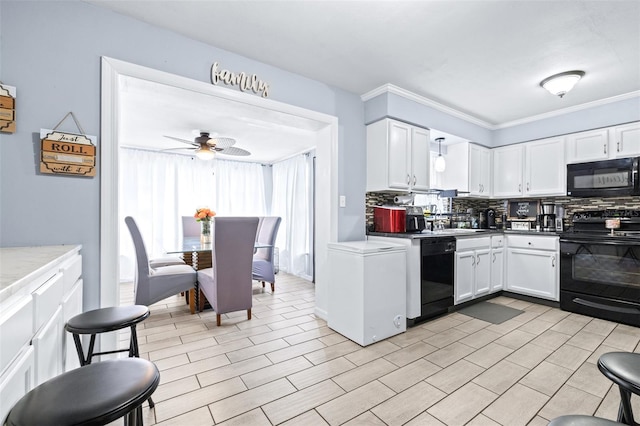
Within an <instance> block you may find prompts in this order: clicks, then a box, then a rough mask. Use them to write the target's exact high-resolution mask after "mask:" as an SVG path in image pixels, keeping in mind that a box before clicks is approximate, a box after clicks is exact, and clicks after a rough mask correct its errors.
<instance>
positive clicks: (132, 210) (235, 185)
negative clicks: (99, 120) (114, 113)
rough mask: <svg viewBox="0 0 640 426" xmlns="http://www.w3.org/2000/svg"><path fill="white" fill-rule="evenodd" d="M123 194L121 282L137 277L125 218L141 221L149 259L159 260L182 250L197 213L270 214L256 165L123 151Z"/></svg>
mask: <svg viewBox="0 0 640 426" xmlns="http://www.w3.org/2000/svg"><path fill="white" fill-rule="evenodd" d="M214 172H215V174H214ZM119 194H120V208H119V215H120V217H119V220H120V222H119V223H120V279H121V280H131V279H132V278H133V273H134V265H135V263H134V262H135V258H134V253H135V252H134V248H133V243H132V242H131V236H130V234H129V230H128V229H127V227H126V225H125V224H124V218H125V217H126V216H132V217H133V218H134V219H135V220H136V223H137V224H138V227H139V228H140V232H141V234H142V237H143V239H144V242H145V246H146V249H147V254H148V255H149V257H159V256H162V255H163V254H164V253H166V252H167V251H168V250H170V249H171V248H172V247H177V246H178V244H179V241H180V239H181V236H182V235H181V234H182V216H193V214H194V213H195V210H196V209H197V208H200V207H208V208H210V209H212V210H214V211H215V212H216V213H217V214H218V215H223V216H231V215H233V216H261V215H265V214H266V207H265V201H264V200H265V196H264V180H263V173H262V166H261V165H260V164H255V163H240V162H237V161H226V160H214V161H202V160H199V159H198V158H195V157H192V156H187V155H179V154H170V153H163V152H153V151H144V150H137V149H130V148H122V149H120V190H119ZM194 220H195V219H194Z"/></svg>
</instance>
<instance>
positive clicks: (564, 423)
mask: <svg viewBox="0 0 640 426" xmlns="http://www.w3.org/2000/svg"><path fill="white" fill-rule="evenodd" d="M621 424H622V423H618V422H614V421H611V420H607V419H601V418H600V417H591V416H583V415H578V414H574V415H569V416H561V417H556V418H555V419H553V420H551V421H550V422H549V426H620V425H621Z"/></svg>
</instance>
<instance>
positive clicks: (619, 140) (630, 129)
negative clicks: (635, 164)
mask: <svg viewBox="0 0 640 426" xmlns="http://www.w3.org/2000/svg"><path fill="white" fill-rule="evenodd" d="M609 135H610V136H612V137H614V138H615V143H616V149H615V156H616V157H617V158H625V157H635V156H637V155H640V123H631V124H627V125H624V126H616V127H614V128H613V130H612V132H610V133H609Z"/></svg>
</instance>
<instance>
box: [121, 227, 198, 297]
mask: <svg viewBox="0 0 640 426" xmlns="http://www.w3.org/2000/svg"><path fill="white" fill-rule="evenodd" d="M124 221H125V223H126V224H127V227H128V228H129V233H130V234H131V239H132V240H133V245H134V247H135V251H136V273H135V275H134V280H133V281H134V290H135V301H134V303H135V304H136V305H145V306H148V305H152V304H154V303H156V302H159V301H160V300H163V299H166V298H167V297H169V296H173V295H175V294H178V293H180V292H182V291H188V290H191V289H193V288H194V287H195V284H196V278H197V277H196V271H195V270H194V269H193V268H192V267H191V266H188V265H186V264H183V265H169V266H163V267H159V268H151V267H150V266H149V258H148V256H147V250H146V249H145V247H144V241H143V240H142V235H141V234H140V230H139V229H138V225H137V224H136V221H135V220H134V219H133V218H132V217H131V216H127V217H126V218H125V219H124Z"/></svg>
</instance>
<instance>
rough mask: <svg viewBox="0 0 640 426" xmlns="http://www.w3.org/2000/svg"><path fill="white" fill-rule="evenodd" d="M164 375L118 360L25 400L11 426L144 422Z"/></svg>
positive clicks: (45, 386) (55, 382)
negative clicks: (121, 420)
mask: <svg viewBox="0 0 640 426" xmlns="http://www.w3.org/2000/svg"><path fill="white" fill-rule="evenodd" d="M159 382H160V373H159V371H158V368H157V367H156V366H155V364H153V363H152V362H150V361H147V360H146V359H140V358H121V359H112V360H107V361H103V362H98V363H95V364H91V365H87V366H86V367H82V368H77V369H75V370H71V371H68V372H66V373H63V374H60V375H58V376H56V377H54V378H52V379H50V380H48V381H46V382H44V383H42V384H41V385H39V386H38V387H36V388H34V389H32V390H31V391H30V392H28V393H27V394H26V395H25V396H23V397H22V398H21V399H20V400H19V401H18V402H17V404H16V405H15V406H14V407H13V408H12V410H11V412H10V413H9V417H8V418H7V425H9V426H19V425H42V426H46V425H57V426H61V425H105V424H108V423H110V422H112V421H114V420H116V419H118V418H120V417H123V416H125V415H127V419H126V420H127V422H126V424H128V425H135V424H136V423H137V420H138V418H139V419H140V420H141V416H142V414H141V405H142V403H143V402H144V401H145V400H147V399H148V398H149V397H150V396H151V394H152V393H153V392H154V391H155V390H156V388H157V387H158V383H159Z"/></svg>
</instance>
